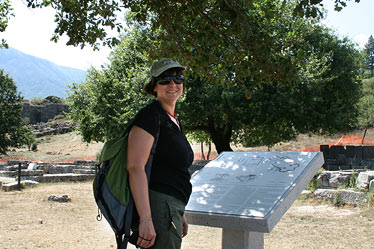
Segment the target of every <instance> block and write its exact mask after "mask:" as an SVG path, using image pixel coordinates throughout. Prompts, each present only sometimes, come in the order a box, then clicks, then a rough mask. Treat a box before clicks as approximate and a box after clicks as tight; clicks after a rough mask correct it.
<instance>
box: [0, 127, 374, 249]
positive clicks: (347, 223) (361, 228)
mask: <svg viewBox="0 0 374 249" xmlns="http://www.w3.org/2000/svg"><path fill="white" fill-rule="evenodd" d="M362 134H363V132H362V131H356V132H354V133H350V134H339V135H336V136H309V135H303V134H302V135H299V136H298V138H297V139H295V140H293V141H290V142H286V143H280V144H278V145H276V146H274V147H273V148H272V150H274V151H294V150H298V149H300V148H303V147H305V146H311V145H318V144H322V143H324V142H330V141H333V140H336V139H337V138H339V137H340V136H341V135H362ZM367 136H371V137H374V130H369V132H368V135H367ZM101 147H102V143H90V144H86V143H84V142H82V141H81V138H80V136H79V135H77V134H76V133H68V134H63V135H56V136H49V137H43V138H42V139H40V141H39V145H38V151H37V152H31V151H28V150H27V149H26V148H23V149H16V150H15V151H14V152H10V153H9V154H8V155H7V156H2V157H0V161H1V160H2V161H5V160H7V159H12V158H13V159H14V158H27V159H32V160H35V161H63V160H75V159H82V158H83V159H95V157H96V154H97V153H98V151H100V149H101ZM193 148H194V151H195V153H196V155H198V153H199V152H200V145H197V144H196V145H194V146H193ZM233 149H234V150H252V151H266V150H268V148H266V147H255V148H241V147H233ZM205 151H206V148H205ZM195 159H200V158H197V157H196V156H195ZM51 194H67V195H68V196H69V197H70V198H71V202H68V203H56V202H50V201H48V196H49V195H51ZM96 215H97V206H96V204H95V202H94V199H93V195H92V183H91V182H83V183H54V184H41V185H39V186H38V187H34V188H27V189H24V190H22V191H14V192H2V191H0V221H1V222H0V248H3V249H33V248H45V249H47V248H48V249H51V248H52V249H66V248H69V249H70V248H72V249H76V248H77V249H78V248H79V249H80V248H82V249H85V248H87V249H90V248H93V249H101V248H116V246H115V240H114V235H113V232H112V231H111V229H110V227H109V225H108V224H107V223H106V221H105V220H103V221H101V222H98V221H96ZM373 225H374V209H373V208H365V207H361V208H357V207H356V208H354V207H341V208H336V207H334V206H332V205H331V204H329V203H323V202H319V201H316V200H307V201H302V200H298V201H296V202H295V203H294V204H293V206H292V207H291V208H290V209H289V210H288V211H287V213H286V214H285V215H284V216H283V218H282V219H281V220H280V222H279V223H278V224H277V225H276V227H275V228H274V230H273V231H272V232H271V233H269V234H265V248H266V249H273V248H274V249H293V248H294V249H296V248H310V249H317V248H318V249H320V248H324V249H330V248H331V249H333V248H334V249H335V248H344V249H345V248H352V249H355V248H357V249H359V248H360V249H362V248H365V249H371V248H372V249H374V233H373V232H372V228H373ZM129 248H130V249H134V247H132V246H129ZM182 248H183V249H215V248H217V249H218V248H221V229H220V228H210V227H203V226H194V225H190V228H189V235H188V236H187V237H186V238H185V239H183V245H182Z"/></svg>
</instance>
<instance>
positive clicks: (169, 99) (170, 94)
mask: <svg viewBox="0 0 374 249" xmlns="http://www.w3.org/2000/svg"><path fill="white" fill-rule="evenodd" d="M170 76H176V73H175V72H174V73H173V75H170ZM154 91H155V92H156V93H157V99H158V100H159V101H161V102H164V103H173V102H174V104H175V102H177V100H178V99H179V97H180V96H181V95H182V93H183V84H176V83H175V81H174V80H170V81H169V84H167V85H162V84H159V83H157V84H156V86H155V88H154Z"/></svg>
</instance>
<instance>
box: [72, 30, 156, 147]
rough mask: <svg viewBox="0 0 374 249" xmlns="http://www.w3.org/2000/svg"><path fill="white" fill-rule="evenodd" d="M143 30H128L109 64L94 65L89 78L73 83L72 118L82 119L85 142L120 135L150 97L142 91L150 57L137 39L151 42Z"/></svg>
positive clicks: (79, 120) (81, 129) (146, 78)
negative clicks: (99, 67) (99, 68)
mask: <svg viewBox="0 0 374 249" xmlns="http://www.w3.org/2000/svg"><path fill="white" fill-rule="evenodd" d="M148 39H149V37H146V36H144V33H142V31H141V30H135V31H133V32H131V33H127V34H126V35H125V36H124V38H123V40H122V43H121V44H120V45H119V46H118V47H117V48H116V49H115V50H114V52H113V53H112V54H111V56H110V62H111V63H110V65H107V66H105V67H104V66H103V67H102V68H101V70H98V69H94V68H91V69H90V70H89V71H88V76H87V78H86V81H85V82H83V83H81V84H72V85H71V86H70V92H69V96H68V99H67V103H68V105H69V106H70V110H71V114H70V117H71V118H72V119H73V120H74V121H77V122H79V124H80V126H79V130H80V132H81V134H82V136H83V140H84V141H86V142H91V141H104V140H105V139H110V138H113V137H117V136H120V135H121V134H122V133H123V132H124V130H125V128H126V124H127V123H128V121H130V120H131V119H132V118H133V117H134V116H135V114H136V113H137V111H138V110H139V109H140V108H141V107H142V106H144V105H145V104H146V103H147V102H148V101H149V99H150V98H149V97H148V96H145V94H144V93H143V91H142V88H143V86H144V83H145V82H146V81H147V80H149V78H148V74H147V72H148V66H149V63H148V60H147V57H146V55H145V54H144V53H143V52H142V50H141V49H139V47H138V40H142V41H144V43H143V45H145V43H147V42H149V41H148Z"/></svg>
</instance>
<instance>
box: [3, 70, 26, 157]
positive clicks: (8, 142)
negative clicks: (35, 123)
mask: <svg viewBox="0 0 374 249" xmlns="http://www.w3.org/2000/svg"><path fill="white" fill-rule="evenodd" d="M22 99H23V98H22V96H21V95H20V94H19V93H17V85H16V84H15V83H14V81H13V80H12V79H11V78H10V77H9V76H8V75H7V74H5V73H4V71H3V70H0V154H5V153H6V151H7V150H8V149H9V147H20V146H22V145H23V144H26V143H27V141H26V140H27V139H26V137H29V133H30V129H29V128H28V127H27V126H23V125H22V118H21V111H22Z"/></svg>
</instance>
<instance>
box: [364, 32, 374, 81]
mask: <svg viewBox="0 0 374 249" xmlns="http://www.w3.org/2000/svg"><path fill="white" fill-rule="evenodd" d="M364 51H365V60H364V64H365V67H366V68H367V69H368V70H370V77H373V76H374V38H373V36H372V35H371V36H370V37H369V40H368V43H366V44H365V50H364Z"/></svg>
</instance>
